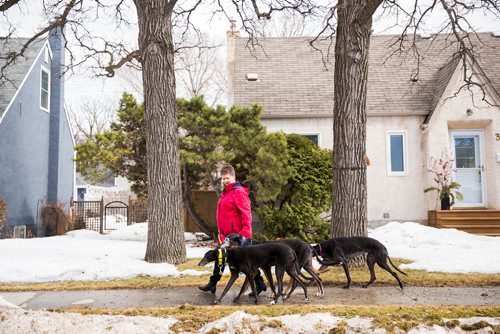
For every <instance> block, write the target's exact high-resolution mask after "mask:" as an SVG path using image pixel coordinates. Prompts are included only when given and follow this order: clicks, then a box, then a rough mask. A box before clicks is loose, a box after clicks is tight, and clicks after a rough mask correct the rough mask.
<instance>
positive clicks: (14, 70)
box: [0, 38, 46, 118]
mask: <svg viewBox="0 0 500 334" xmlns="http://www.w3.org/2000/svg"><path fill="white" fill-rule="evenodd" d="M27 41H28V38H9V39H5V38H0V50H1V51H0V68H1V67H3V66H4V65H5V64H6V55H7V54H8V53H9V52H13V51H15V52H19V51H20V49H21V48H22V46H23V45H24V43H26V42H27ZM45 41H46V39H44V38H42V39H38V40H36V41H34V42H33V43H31V44H30V45H29V47H28V48H27V49H26V51H25V52H24V56H21V57H17V59H16V61H15V62H14V63H13V64H11V65H9V66H8V67H7V68H6V70H5V71H4V77H5V78H6V80H4V79H0V118H1V117H2V116H3V113H4V112H5V111H6V109H7V106H8V105H9V103H10V101H11V100H12V99H13V98H14V95H15V93H16V91H17V90H18V88H19V87H20V86H21V83H22V82H23V80H24V78H25V77H26V75H27V74H28V72H29V70H30V68H31V65H33V62H34V61H35V60H36V58H37V56H38V54H39V53H40V50H41V48H42V47H43V45H44V44H45Z"/></svg>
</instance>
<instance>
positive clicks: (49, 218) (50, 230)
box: [40, 202, 73, 237]
mask: <svg viewBox="0 0 500 334" xmlns="http://www.w3.org/2000/svg"><path fill="white" fill-rule="evenodd" d="M40 216H41V221H42V229H43V232H44V236H46V237H49V236H53V235H63V234H65V233H66V232H68V231H71V230H73V226H72V222H71V218H70V216H69V213H68V211H67V210H66V209H65V207H64V204H62V203H59V202H58V203H46V204H45V205H44V206H43V207H42V211H41V213H40Z"/></svg>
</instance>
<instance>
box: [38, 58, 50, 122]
mask: <svg viewBox="0 0 500 334" xmlns="http://www.w3.org/2000/svg"><path fill="white" fill-rule="evenodd" d="M49 105H50V72H49V70H48V69H46V68H45V67H42V73H41V78H40V108H41V109H42V110H45V111H47V112H48V111H49Z"/></svg>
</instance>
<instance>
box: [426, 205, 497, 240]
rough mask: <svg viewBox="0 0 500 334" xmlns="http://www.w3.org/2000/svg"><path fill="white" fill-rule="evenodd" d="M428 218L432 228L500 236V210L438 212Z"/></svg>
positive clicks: (431, 212) (433, 212)
mask: <svg viewBox="0 0 500 334" xmlns="http://www.w3.org/2000/svg"><path fill="white" fill-rule="evenodd" d="M428 218H429V225H430V226H434V227H438V228H456V229H457V230H461V231H464V232H468V233H474V234H480V235H488V236H500V210H436V211H429V216H428Z"/></svg>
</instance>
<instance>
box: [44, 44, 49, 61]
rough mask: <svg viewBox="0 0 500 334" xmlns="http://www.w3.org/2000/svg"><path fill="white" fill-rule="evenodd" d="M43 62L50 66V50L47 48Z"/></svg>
mask: <svg viewBox="0 0 500 334" xmlns="http://www.w3.org/2000/svg"><path fill="white" fill-rule="evenodd" d="M43 60H44V61H45V62H46V63H47V64H48V63H49V48H47V47H46V48H45V52H44V55H43Z"/></svg>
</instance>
